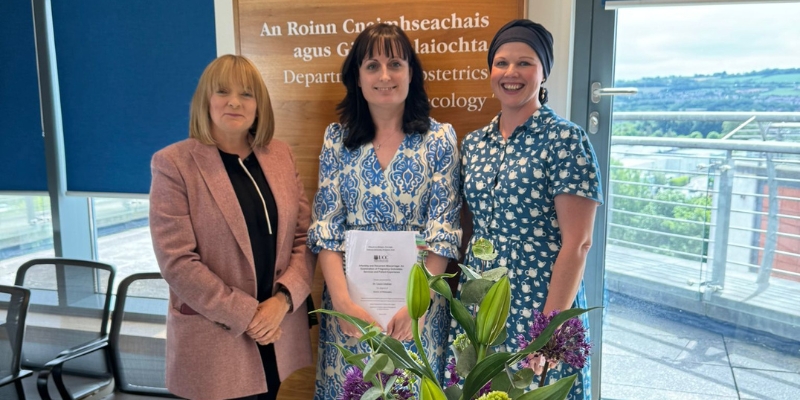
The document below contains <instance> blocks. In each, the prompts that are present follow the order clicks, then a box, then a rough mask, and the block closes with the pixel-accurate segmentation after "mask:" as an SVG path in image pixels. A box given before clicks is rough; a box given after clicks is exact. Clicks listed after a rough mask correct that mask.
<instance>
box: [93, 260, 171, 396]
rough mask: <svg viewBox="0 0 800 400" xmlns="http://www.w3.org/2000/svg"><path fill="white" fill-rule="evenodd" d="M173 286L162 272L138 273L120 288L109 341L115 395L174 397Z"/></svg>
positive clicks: (125, 280)
mask: <svg viewBox="0 0 800 400" xmlns="http://www.w3.org/2000/svg"><path fill="white" fill-rule="evenodd" d="M168 299H169V286H167V282H166V281H165V280H164V279H163V278H162V277H161V274H159V273H158V272H151V273H140V274H134V275H131V276H129V277H127V278H125V279H124V280H123V281H122V282H120V284H119V288H117V302H116V304H115V305H114V319H113V322H112V324H111V334H110V337H109V344H110V346H111V365H112V371H113V372H114V382H115V386H114V392H115V393H114V395H112V396H111V397H107V398H106V399H110V398H127V396H125V394H138V395H145V396H152V397H172V398H175V397H176V396H175V395H173V394H172V393H170V392H169V391H168V390H167V388H166V382H165V380H164V374H165V371H166V329H167V326H166V323H167V310H168V307H169V305H168Z"/></svg>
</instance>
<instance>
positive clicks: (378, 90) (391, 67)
mask: <svg viewBox="0 0 800 400" xmlns="http://www.w3.org/2000/svg"><path fill="white" fill-rule="evenodd" d="M394 54H395V55H397V54H398V52H396V51H395V52H394ZM410 83H411V70H410V69H409V67H408V62H407V61H406V60H404V59H402V58H398V57H388V56H386V55H383V54H373V56H372V57H371V58H370V57H369V56H367V57H365V58H364V61H363V62H362V63H361V67H359V69H358V86H359V87H361V93H363V94H364V99H366V100H367V103H368V104H369V105H370V106H401V107H402V106H403V104H405V101H406V97H408V86H409V84H410Z"/></svg>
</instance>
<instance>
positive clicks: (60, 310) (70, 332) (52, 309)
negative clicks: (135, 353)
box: [15, 258, 115, 379]
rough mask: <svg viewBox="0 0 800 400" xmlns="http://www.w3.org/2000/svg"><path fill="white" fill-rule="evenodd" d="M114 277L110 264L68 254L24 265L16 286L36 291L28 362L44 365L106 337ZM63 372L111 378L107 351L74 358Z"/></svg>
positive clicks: (29, 328) (24, 360)
mask: <svg viewBox="0 0 800 400" xmlns="http://www.w3.org/2000/svg"><path fill="white" fill-rule="evenodd" d="M114 275H115V270H114V267H113V266H111V265H109V264H105V263H100V262H96V261H86V260H74V259H66V258H41V259H34V260H30V261H28V262H26V263H25V264H23V265H22V266H20V267H19V269H18V270H17V276H16V280H15V285H17V286H23V287H25V288H27V289H28V290H30V292H31V300H30V309H29V313H28V321H27V327H26V330H25V340H24V341H23V344H22V366H23V367H25V368H32V369H40V368H42V367H43V366H44V364H46V363H47V362H48V361H50V360H52V359H54V358H56V356H58V355H59V353H61V352H62V351H64V350H66V349H70V348H74V347H77V346H81V345H84V344H86V343H88V342H90V341H92V340H96V339H98V338H103V337H106V335H107V333H108V323H109V314H110V309H111V296H112V288H113V284H114ZM63 372H64V373H66V374H76V375H81V376H85V377H90V378H104V379H107V378H110V371H109V368H108V363H107V361H106V357H104V354H103V352H97V353H95V354H91V355H88V356H86V357H81V358H79V359H76V360H74V361H70V362H68V363H66V364H65V365H64V369H63Z"/></svg>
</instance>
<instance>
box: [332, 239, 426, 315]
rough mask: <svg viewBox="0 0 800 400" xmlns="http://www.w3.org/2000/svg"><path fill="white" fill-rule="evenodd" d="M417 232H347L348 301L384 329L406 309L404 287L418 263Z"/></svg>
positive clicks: (346, 269)
mask: <svg viewBox="0 0 800 400" xmlns="http://www.w3.org/2000/svg"><path fill="white" fill-rule="evenodd" d="M417 236H418V233H417V232H413V231H397V232H371V231H347V233H346V234H345V276H346V278H347V289H348V292H349V293H350V299H351V300H352V301H353V302H354V303H355V304H358V305H359V306H361V307H362V308H363V309H364V310H366V311H367V312H368V313H369V314H370V315H371V316H372V317H373V318H375V322H376V323H378V325H380V326H381V327H384V328H386V326H387V325H388V324H389V321H391V319H392V317H394V315H395V313H397V311H398V310H399V309H400V308H402V307H403V306H405V305H406V286H407V285H408V275H409V273H410V271H411V267H412V266H413V265H414V263H415V262H417V256H418V248H417Z"/></svg>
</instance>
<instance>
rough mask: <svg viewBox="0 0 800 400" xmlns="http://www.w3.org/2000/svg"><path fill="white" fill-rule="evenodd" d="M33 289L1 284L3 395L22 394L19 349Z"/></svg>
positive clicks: (0, 371) (0, 375)
mask: <svg viewBox="0 0 800 400" xmlns="http://www.w3.org/2000/svg"><path fill="white" fill-rule="evenodd" d="M30 296H31V292H30V291H29V290H28V289H25V288H22V287H17V286H5V285H0V398H2V399H17V398H23V394H22V388H21V386H20V384H19V379H21V378H22V377H23V376H26V375H29V374H30V372H29V371H27V373H26V374H23V373H22V368H21V366H20V360H21V357H20V353H21V352H22V340H23V336H24V333H25V318H26V317H27V313H28V303H29V301H30Z"/></svg>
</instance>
